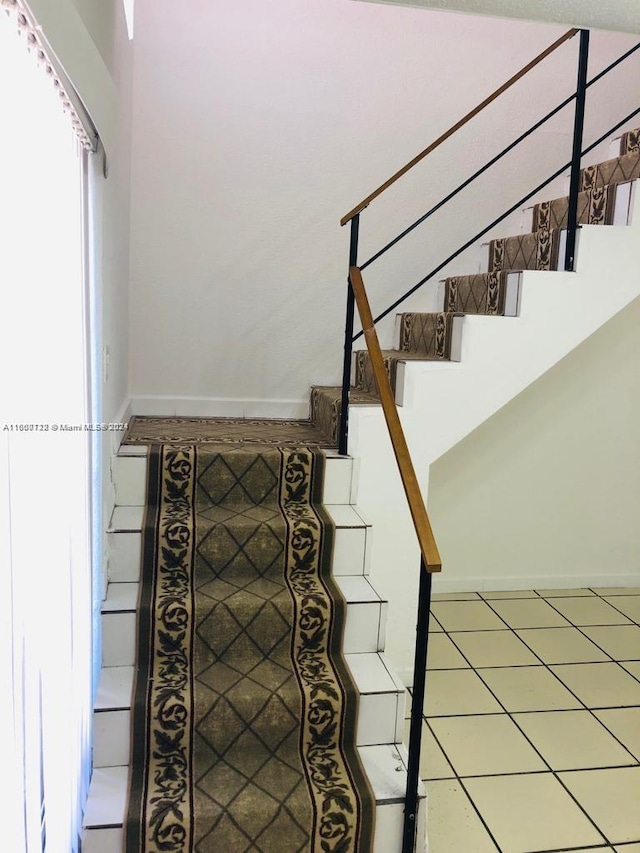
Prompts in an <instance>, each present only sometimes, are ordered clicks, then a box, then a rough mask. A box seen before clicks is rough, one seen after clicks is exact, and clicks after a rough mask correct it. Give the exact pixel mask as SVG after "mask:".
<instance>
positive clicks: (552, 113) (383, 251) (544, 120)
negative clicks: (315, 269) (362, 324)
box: [360, 42, 640, 272]
mask: <svg viewBox="0 0 640 853" xmlns="http://www.w3.org/2000/svg"><path fill="white" fill-rule="evenodd" d="M637 50H640V42H638V44H636V45H634V46H633V47H632V48H630V49H629V50H627V51H626V52H625V53H623V54H622V55H621V56H619V57H618V58H617V59H615V60H614V61H613V62H611V63H610V64H609V65H607V67H606V68H603V69H602V71H600V72H599V73H598V74H596V76H595V77H592V79H591V80H589V81H588V82H587V84H586V87H585V88H587V89H589V88H590V87H591V86H593V85H594V84H595V83H597V82H598V80H600V79H601V78H602V77H604V76H605V75H607V74H609V72H610V71H613V69H614V68H616V66H618V65H620V63H621V62H624V60H625V59H628V58H629V57H630V56H631V55H632V54H634V53H635V52H636V51H637ZM575 99H576V93H575V92H574V94H573V95H569V97H568V98H565V99H564V101H562V103H560V104H558V106H557V107H554V108H553V109H552V110H551V111H550V112H548V113H547V114H546V116H544V118H541V119H540V120H539V121H537V122H536V123H535V124H532V125H531V127H530V128H529V129H528V130H525V132H524V133H522V134H520V136H519V137H518V138H517V139H514V140H513V142H511V143H510V144H509V145H507V147H506V148H503V149H502V151H501V152H500V153H499V154H496V155H495V157H492V158H491V160H489V161H488V162H487V163H485V165H484V166H482V167H481V168H480V169H478V170H477V171H476V172H474V173H473V175H471V176H470V177H468V178H467V179H466V180H465V181H463V183H461V184H460V185H459V186H458V187H456V189H455V190H453V191H452V192H450V193H449V194H448V195H446V196H445V197H444V198H443V199H442V200H441V201H439V202H438V203H437V204H435V205H434V206H433V207H432V208H430V209H429V210H428V211H427V212H426V213H424V214H423V215H422V216H421V217H419V219H416V221H415V222H412V223H411V225H408V226H407V227H406V228H405V229H404V231H402V232H401V233H400V234H398V236H397V237H394V238H393V240H390V241H389V242H388V243H387V244H386V246H383V247H382V249H379V250H378V251H377V252H376V253H375V254H374V255H372V256H371V257H370V258H369V259H368V260H366V261H365V262H364V263H362V264H360V269H361V270H362V271H363V272H364V271H365V270H366V268H367V267H369V266H371V264H373V263H374V262H375V261H377V260H378V258H381V257H382V255H384V254H386V253H387V252H388V251H389V249H392V248H393V247H394V246H395V245H396V244H397V243H399V242H400V241H401V240H402V239H403V238H404V237H406V236H407V235H408V234H410V233H411V232H412V231H414V230H415V229H416V228H417V227H418V226H419V225H422V223H423V222H426V220H427V219H429V217H430V216H432V215H433V214H434V213H437V211H438V210H440V208H441V207H444V205H445V204H447V203H448V202H449V201H451V199H453V198H455V197H456V196H457V195H458V194H459V193H461V192H462V190H465V189H466V188H467V187H468V186H469V185H470V184H472V183H473V182H474V181H475V180H476V179H477V178H479V177H480V176H481V175H484V173H485V172H486V171H488V170H489V169H490V168H491V167H492V166H495V164H496V163H498V162H499V161H500V160H502V158H503V157H505V156H506V155H507V154H508V153H509V152H510V151H513V149H514V148H517V147H518V145H520V143H521V142H523V141H524V140H525V139H526V138H527V137H528V136H530V135H531V134H532V133H535V131H536V130H539V128H541V127H542V125H543V124H546V123H547V122H548V121H549V120H550V119H552V118H553V117H554V116H555V115H557V114H558V113H559V112H560V111H561V110H563V109H564V108H565V107H567V106H568V105H569V104H570V103H571V102H572V101H575ZM584 153H585V152H583V154H584ZM563 168H566V167H563Z"/></svg>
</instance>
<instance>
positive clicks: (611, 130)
mask: <svg viewBox="0 0 640 853" xmlns="http://www.w3.org/2000/svg"><path fill="white" fill-rule="evenodd" d="M638 113H640V107H638V108H637V109H635V110H633V111H632V112H630V113H629V114H628V115H626V116H625V117H624V118H623V119H622V120H621V121H619V122H617V123H616V124H615V125H614V126H613V127H610V128H609V130H607V132H606V133H603V134H602V136H600V137H599V138H598V139H596V140H595V142H592V143H591V145H589V146H587V147H586V148H585V149H584V150H583V151H582V156H583V157H584V156H585V154H588V153H589V152H590V151H593V149H594V148H596V147H597V146H598V145H600V143H602V142H604V141H605V139H607V137H608V136H611V134H612V133H615V131H616V130H618V128H620V127H622V126H623V125H624V124H626V123H627V122H628V121H630V120H631V119H632V118H634V116H636V115H638ZM570 165H571V163H565V164H564V166H562V167H561V168H560V169H558V170H557V171H555V172H554V173H553V175H551V177H549V178H547V180H546V181H543V182H542V183H541V184H538V186H537V187H536V188H535V189H534V190H532V191H531V192H530V193H527V195H526V196H524V198H521V199H520V201H518V202H517V203H516V204H514V205H513V206H512V207H510V208H509V209H508V210H507V211H505V212H504V213H503V214H502V215H501V216H499V217H498V218H497V219H494V220H493V222H492V223H491V224H490V225H487V227H486V228H483V229H482V231H480V232H478V233H477V234H476V235H475V237H472V238H471V239H470V240H467V242H466V243H465V244H464V245H463V246H461V247H460V248H459V249H457V250H456V251H455V252H453V254H451V255H449V257H448V258H447V259H446V260H445V261H443V262H442V263H441V264H439V265H438V266H437V267H436V268H435V269H434V270H433V271H432V272H430V273H429V275H427V276H425V277H424V278H423V279H421V280H420V281H419V282H418V283H417V284H415V285H414V286H413V287H412V288H411V289H410V290H408V291H407V292H406V293H405V294H404V295H403V296H401V297H400V298H399V299H397V300H396V301H395V302H394V303H393V304H392V305H390V306H389V307H388V308H387V309H386V310H385V311H383V312H382V313H381V314H378V316H377V317H376V318H375V319H374V321H373V322H374V323H378V322H379V321H380V320H382V319H383V318H384V317H386V316H387V315H388V314H390V313H391V312H392V311H393V310H394V308H397V307H398V305H400V304H401V303H402V302H404V301H405V299H408V298H409V296H411V294H412V293H415V291H416V290H418V288H420V287H422V285H423V284H426V283H427V282H428V281H430V280H431V279H432V278H433V277H434V276H435V275H437V274H438V273H439V272H440V270H442V269H444V267H446V266H447V264H449V263H451V261H453V260H455V259H456V258H457V257H458V255H461V254H462V252H464V251H465V250H466V249H468V248H469V246H472V245H473V244H474V243H475V242H476V241H477V240H479V239H480V237H483V236H484V235H485V234H486V233H487V232H488V231H490V230H491V229H492V228H493V227H494V226H496V225H499V224H500V223H501V222H502V220H503V219H506V218H507V216H510V215H511V214H512V213H513V212H514V211H515V210H517V209H518V208H519V207H520V206H521V205H522V204H524V203H525V201H528V200H529V199H530V198H532V197H533V196H534V195H535V194H536V193H537V192H539V191H540V190H542V189H544V188H545V187H546V186H547V185H548V184H550V183H551V181H553V180H555V179H556V178H557V177H558V176H559V175H561V174H562V172H563V171H564V170H565V169H568V168H569V166H570ZM360 337H362V332H358V333H357V334H356V335H354V336H353V340H354V342H355V341H357V340H358V338H360Z"/></svg>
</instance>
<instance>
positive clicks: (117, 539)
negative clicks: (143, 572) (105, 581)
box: [107, 531, 142, 583]
mask: <svg viewBox="0 0 640 853" xmlns="http://www.w3.org/2000/svg"><path fill="white" fill-rule="evenodd" d="M107 545H108V548H109V580H110V581H112V582H116V583H125V582H127V581H129V582H131V583H138V582H139V580H140V561H141V557H142V533H140V532H133V531H118V532H117V533H107Z"/></svg>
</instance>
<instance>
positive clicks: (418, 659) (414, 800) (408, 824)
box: [402, 558, 431, 853]
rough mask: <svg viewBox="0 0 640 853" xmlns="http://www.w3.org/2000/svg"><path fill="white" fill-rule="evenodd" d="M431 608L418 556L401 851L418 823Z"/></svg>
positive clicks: (406, 850)
mask: <svg viewBox="0 0 640 853" xmlns="http://www.w3.org/2000/svg"><path fill="white" fill-rule="evenodd" d="M430 609H431V574H430V573H429V572H428V571H427V568H426V566H425V563H424V559H423V558H421V559H420V588H419V593H418V624H417V627H416V650H415V657H414V664H413V697H412V702H411V729H410V733H409V762H408V767H407V794H406V798H405V805H404V827H403V831H402V853H413V851H414V850H415V842H416V832H417V825H418V820H417V817H418V814H417V812H418V785H419V784H420V744H421V742H422V714H423V708H424V690H425V682H426V675H427V646H428V642H429V611H430Z"/></svg>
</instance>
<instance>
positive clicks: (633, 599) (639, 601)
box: [605, 595, 640, 623]
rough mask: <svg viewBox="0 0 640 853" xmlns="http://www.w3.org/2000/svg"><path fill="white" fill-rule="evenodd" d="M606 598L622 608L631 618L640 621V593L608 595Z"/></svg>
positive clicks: (613, 605)
mask: <svg viewBox="0 0 640 853" xmlns="http://www.w3.org/2000/svg"><path fill="white" fill-rule="evenodd" d="M605 600H606V601H608V602H609V604H610V605H611V606H612V607H616V608H617V609H618V610H621V611H622V612H623V613H624V615H625V616H628V617H629V619H632V620H633V621H634V622H638V623H640V595H618V596H607V598H606V599H605Z"/></svg>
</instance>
